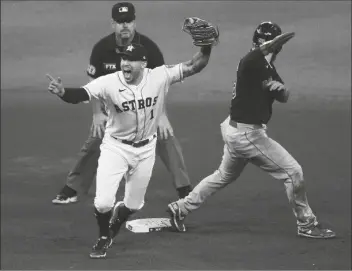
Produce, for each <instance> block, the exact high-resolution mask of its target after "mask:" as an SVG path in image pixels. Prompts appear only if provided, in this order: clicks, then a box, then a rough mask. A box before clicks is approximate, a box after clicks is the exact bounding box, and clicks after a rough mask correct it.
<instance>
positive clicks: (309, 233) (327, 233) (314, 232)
mask: <svg viewBox="0 0 352 271" xmlns="http://www.w3.org/2000/svg"><path fill="white" fill-rule="evenodd" d="M297 234H298V235H299V236H302V237H308V238H315V239H329V238H334V237H336V233H335V232H333V231H332V230H330V229H326V228H323V227H322V225H321V224H320V223H318V222H315V223H314V224H313V225H312V226H311V227H308V228H299V229H298V231H297Z"/></svg>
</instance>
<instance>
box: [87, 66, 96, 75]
mask: <svg viewBox="0 0 352 271" xmlns="http://www.w3.org/2000/svg"><path fill="white" fill-rule="evenodd" d="M87 72H88V74H90V75H95V73H96V69H95V67H94V66H93V65H89V66H88V68H87Z"/></svg>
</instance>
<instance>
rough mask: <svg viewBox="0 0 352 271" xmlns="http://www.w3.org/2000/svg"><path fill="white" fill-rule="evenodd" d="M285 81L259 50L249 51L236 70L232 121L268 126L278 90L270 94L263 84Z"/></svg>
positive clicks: (231, 110) (231, 112)
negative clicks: (272, 81)
mask: <svg viewBox="0 0 352 271" xmlns="http://www.w3.org/2000/svg"><path fill="white" fill-rule="evenodd" d="M271 80H275V81H279V82H281V83H282V84H283V81H282V79H281V78H280V76H279V75H278V73H277V72H276V69H275V67H274V66H273V65H272V64H271V65H269V63H268V62H267V61H266V59H265V57H264V55H263V53H262V52H261V51H260V49H254V50H252V51H250V52H249V53H248V54H247V55H246V56H245V57H243V58H242V59H241V61H240V63H239V65H238V68H237V81H236V86H235V87H234V91H233V95H232V101H231V108H230V115H231V120H234V121H236V122H241V123H247V124H267V123H268V122H269V120H270V118H271V115H272V105H273V103H274V100H275V96H276V95H278V92H277V91H269V90H268V89H267V88H265V87H264V85H265V84H266V83H267V82H269V81H271Z"/></svg>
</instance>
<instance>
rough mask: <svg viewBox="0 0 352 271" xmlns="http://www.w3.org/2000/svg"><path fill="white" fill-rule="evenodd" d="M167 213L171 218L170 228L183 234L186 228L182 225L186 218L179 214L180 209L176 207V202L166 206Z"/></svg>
mask: <svg viewBox="0 0 352 271" xmlns="http://www.w3.org/2000/svg"><path fill="white" fill-rule="evenodd" d="M167 212H168V213H169V214H170V216H171V219H170V222H171V226H172V228H173V229H175V230H177V231H179V232H185V231H186V227H185V224H184V220H185V218H186V216H185V215H183V214H182V213H181V210H180V207H179V206H178V204H177V202H172V203H170V204H169V205H168V206H167Z"/></svg>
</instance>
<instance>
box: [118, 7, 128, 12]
mask: <svg viewBox="0 0 352 271" xmlns="http://www.w3.org/2000/svg"><path fill="white" fill-rule="evenodd" d="M119 12H128V7H120V8H119Z"/></svg>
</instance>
